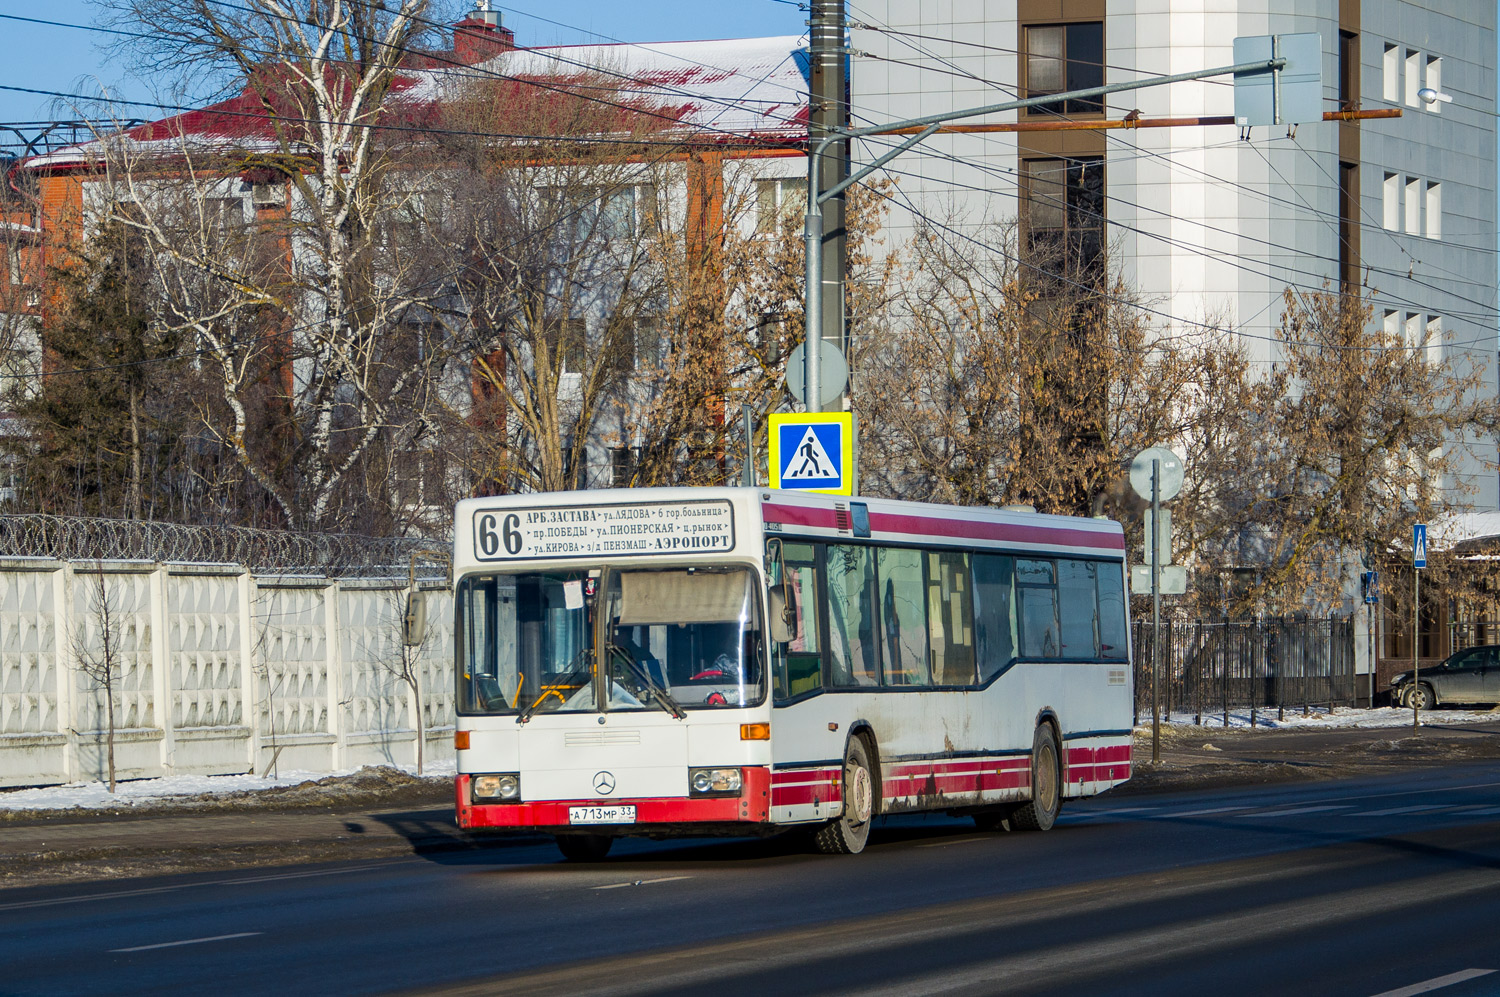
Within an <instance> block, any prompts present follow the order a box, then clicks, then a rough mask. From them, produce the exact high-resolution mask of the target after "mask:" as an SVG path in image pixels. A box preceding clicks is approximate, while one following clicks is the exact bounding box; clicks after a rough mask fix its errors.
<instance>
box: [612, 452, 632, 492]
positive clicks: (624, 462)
mask: <svg viewBox="0 0 1500 997" xmlns="http://www.w3.org/2000/svg"><path fill="white" fill-rule="evenodd" d="M637 459H638V458H637V456H636V451H635V448H634V447H610V448H609V486H610V487H611V488H629V487H630V486H631V483H632V482H633V481H634V480H635V468H636V463H637Z"/></svg>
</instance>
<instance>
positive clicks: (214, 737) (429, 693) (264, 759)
mask: <svg viewBox="0 0 1500 997" xmlns="http://www.w3.org/2000/svg"><path fill="white" fill-rule="evenodd" d="M434 584H435V583H433V582H428V583H426V584H425V585H424V587H427V588H430V589H432V590H431V591H430V592H429V596H428V598H429V615H428V619H429V621H430V622H429V633H428V637H427V640H426V642H425V643H424V644H423V646H422V647H420V648H416V649H411V648H407V647H405V645H404V644H403V643H402V640H401V630H400V626H401V613H402V608H403V605H404V599H405V593H406V579H405V578H401V579H388V578H386V579H383V578H352V579H342V580H340V579H330V578H325V577H314V576H287V575H253V574H251V573H249V572H247V571H246V570H245V569H244V568H243V567H240V566H238V565H233V564H155V563H149V562H140V561H104V562H100V561H72V562H69V561H52V560H48V559H45V558H41V559H38V558H24V559H23V558H4V557H0V786H26V785H46V784H53V783H58V782H66V781H75V780H80V779H94V778H100V777H102V775H103V774H104V771H105V764H106V762H105V740H106V738H105V730H106V728H107V726H108V724H107V720H106V700H105V696H104V688H103V682H102V681H101V679H102V677H103V673H102V671H101V669H102V668H103V666H104V663H105V662H106V660H107V661H108V663H109V665H110V666H111V682H110V685H111V686H112V688H113V694H114V706H115V731H116V747H115V755H116V766H117V770H118V772H119V775H120V777H121V778H135V777H145V776H157V775H166V774H173V773H188V772H191V773H200V774H228V773H240V772H249V771H256V772H259V771H262V770H264V769H265V768H267V767H268V766H270V765H278V766H279V767H281V768H283V769H285V768H309V769H313V770H321V771H331V770H333V769H336V768H343V767H348V766H352V765H357V764H361V763H365V762H372V761H374V762H395V763H400V764H408V765H409V764H412V763H414V762H415V761H416V754H417V735H416V730H417V729H418V726H419V724H420V727H421V729H422V731H423V739H424V742H425V744H426V760H428V761H432V760H435V759H444V758H451V757H452V743H451V739H449V738H447V737H446V736H444V735H446V733H447V732H448V731H449V730H451V729H452V727H453V713H452V709H453V694H452V685H453V646H452V625H451V623H450V621H449V620H448V617H449V615H451V613H452V600H451V598H449V596H448V594H447V592H446V591H443V590H440V589H436V588H433V585H434ZM106 648H107V649H108V654H107V655H106V653H105V652H106ZM404 674H409V675H411V676H413V677H414V679H415V681H416V682H417V690H416V693H417V695H416V696H414V695H413V689H412V688H411V685H410V684H409V683H408V681H406V680H405V679H404V678H403V675H404ZM418 700H420V703H421V711H420V712H421V716H420V717H419V716H418V711H417V706H416V703H417V701H418Z"/></svg>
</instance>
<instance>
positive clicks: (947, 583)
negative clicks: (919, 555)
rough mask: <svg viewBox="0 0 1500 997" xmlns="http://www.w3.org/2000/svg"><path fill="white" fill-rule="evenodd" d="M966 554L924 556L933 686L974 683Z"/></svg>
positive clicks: (972, 601) (970, 594)
mask: <svg viewBox="0 0 1500 997" xmlns="http://www.w3.org/2000/svg"><path fill="white" fill-rule="evenodd" d="M973 595H974V594H973V592H972V591H971V590H970V588H969V555H968V554H962V553H929V554H928V555H927V639H928V643H929V645H930V646H931V648H932V683H933V685H972V684H973V682H974V674H975V673H974V598H973Z"/></svg>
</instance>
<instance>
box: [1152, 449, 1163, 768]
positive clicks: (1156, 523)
mask: <svg viewBox="0 0 1500 997" xmlns="http://www.w3.org/2000/svg"><path fill="white" fill-rule="evenodd" d="M1160 543H1161V461H1160V460H1158V459H1155V458H1152V460H1151V551H1150V554H1151V762H1152V764H1153V765H1154V764H1156V763H1157V762H1160V761H1161V708H1160V706H1159V704H1158V700H1157V698H1156V693H1157V685H1158V683H1159V682H1160V676H1161V550H1160V547H1159V545H1160Z"/></svg>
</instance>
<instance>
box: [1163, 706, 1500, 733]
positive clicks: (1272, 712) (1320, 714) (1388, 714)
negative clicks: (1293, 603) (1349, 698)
mask: <svg viewBox="0 0 1500 997" xmlns="http://www.w3.org/2000/svg"><path fill="white" fill-rule="evenodd" d="M1193 716H1194V715H1193V714H1192V713H1183V712H1176V713H1173V714H1172V715H1171V716H1167V715H1163V716H1162V718H1161V721H1162V723H1163V724H1171V725H1172V726H1173V727H1178V728H1181V727H1197V726H1198V725H1196V724H1194V723H1193ZM1496 721H1500V708H1497V709H1495V710H1423V711H1422V724H1423V726H1439V725H1443V726H1446V725H1450V724H1472V723H1494V722H1496ZM1224 726H1225V724H1224V714H1223V713H1204V714H1203V724H1202V727H1199V729H1200V730H1201V729H1206V728H1209V727H1213V728H1219V729H1222V728H1224ZM1403 726H1404V727H1410V726H1411V710H1409V709H1403V708H1401V707H1393V706H1386V707H1380V708H1378V709H1373V710H1365V709H1358V708H1354V709H1351V708H1349V707H1344V706H1340V707H1335V708H1334V710H1333V712H1332V713H1329V712H1328V711H1327V710H1324V709H1314V710H1313V711H1312V713H1311V714H1309V715H1308V716H1303V715H1302V709H1301V707H1297V708H1296V709H1291V708H1288V709H1287V711H1286V719H1285V720H1278V719H1276V708H1275V707H1271V708H1270V709H1264V710H1257V711H1256V714H1255V727H1253V728H1252V727H1251V726H1250V711H1249V710H1230V711H1229V724H1228V728H1229V729H1230V730H1252V729H1253V730H1333V729H1335V728H1341V729H1348V728H1355V727H1403ZM1136 730H1137V731H1143V732H1149V731H1150V730H1151V719H1150V717H1147V716H1143V717H1142V718H1141V724H1140V726H1138V727H1137V728H1136Z"/></svg>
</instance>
